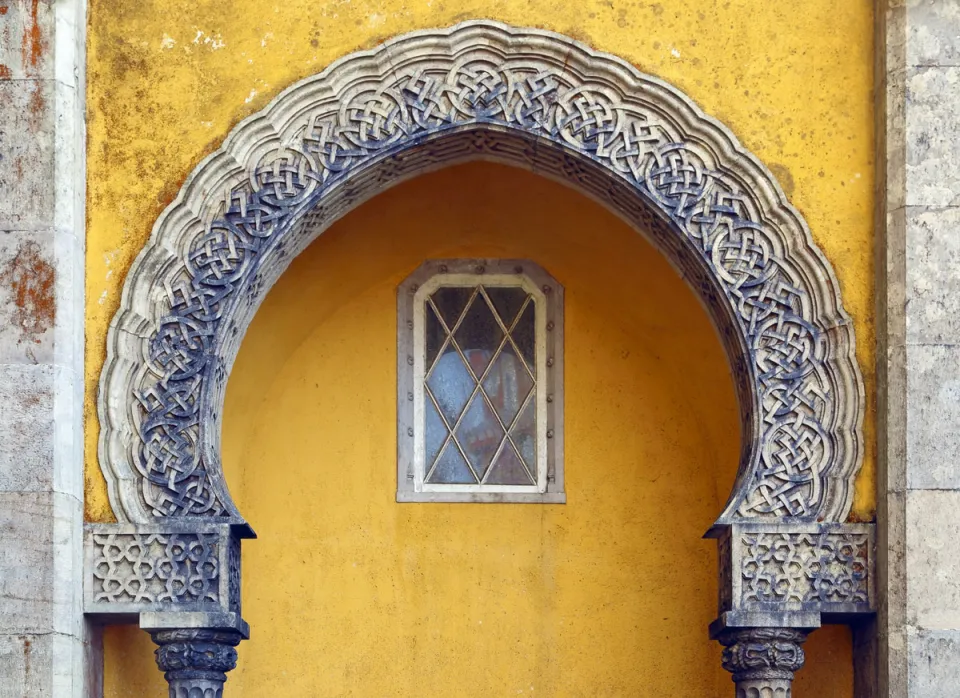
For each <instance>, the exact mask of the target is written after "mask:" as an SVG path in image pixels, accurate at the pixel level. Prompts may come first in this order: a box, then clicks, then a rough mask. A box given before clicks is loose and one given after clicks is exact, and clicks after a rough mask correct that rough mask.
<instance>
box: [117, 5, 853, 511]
mask: <svg viewBox="0 0 960 698" xmlns="http://www.w3.org/2000/svg"><path fill="white" fill-rule="evenodd" d="M476 159H482V160H492V161H496V162H502V163H505V164H511V165H516V166H521V167H525V168H528V169H531V170H533V171H534V172H536V173H538V174H541V175H544V176H547V177H549V178H551V179H555V180H558V181H562V182H564V183H567V184H569V185H572V186H575V187H576V188H577V189H578V190H580V191H582V192H584V193H585V194H587V195H588V196H590V197H591V198H593V199H595V200H597V201H599V202H601V203H602V204H603V205H605V206H607V207H608V208H609V209H611V210H612V211H614V212H615V213H617V214H618V215H619V216H620V217H622V218H623V219H624V220H626V221H627V222H629V223H631V224H632V225H633V226H634V227H635V228H638V229H641V230H647V231H649V232H650V234H651V237H652V238H653V241H654V242H655V244H656V245H657V246H658V247H659V248H660V249H661V251H662V252H663V253H664V254H665V255H666V256H667V257H668V259H670V260H671V262H672V263H673V264H674V265H675V266H676V267H677V268H678V269H679V270H680V272H681V274H682V275H683V276H684V277H685V278H686V279H687V281H688V282H689V283H690V284H691V285H692V286H693V288H694V289H695V291H696V293H697V294H698V296H699V297H700V298H701V299H702V300H703V302H704V304H705V305H706V306H707V308H708V310H709V311H710V314H711V317H712V318H713V321H714V323H715V325H716V327H717V328H718V331H719V333H720V335H721V338H722V341H723V344H724V345H725V347H726V350H727V353H728V355H729V357H730V361H731V367H732V372H733V375H734V379H735V383H736V386H737V392H738V398H739V402H740V410H741V422H742V427H741V429H742V439H741V443H742V444H743V446H742V453H741V462H740V470H739V473H738V476H737V481H736V484H735V486H734V489H733V492H732V493H731V496H730V500H729V502H728V504H727V506H726V508H725V510H724V511H723V513H722V514H721V515H720V518H719V519H718V522H717V523H718V524H723V523H730V522H732V521H735V520H745V519H758V518H759V519H765V520H781V521H797V522H802V521H842V520H843V519H844V518H845V517H846V514H847V512H848V510H849V507H850V503H851V500H852V494H853V493H852V481H853V478H854V476H855V474H856V471H857V469H858V467H859V464H860V459H861V457H862V435H861V424H860V423H861V419H862V410H863V401H864V400H863V387H862V378H861V376H860V374H859V371H858V369H857V366H856V363H855V360H854V357H853V350H854V338H853V329H852V325H851V323H850V320H849V318H848V317H847V315H846V314H845V313H844V311H843V309H842V306H841V304H840V300H839V291H838V284H837V281H836V278H835V277H834V275H833V272H832V270H831V269H830V267H829V265H828V264H827V262H826V261H825V260H824V258H823V256H822V255H821V254H820V252H819V251H818V250H817V249H816V247H815V246H814V244H813V242H812V240H811V238H810V235H809V232H808V230H807V229H806V226H805V224H804V222H803V220H802V219H801V217H800V216H799V214H798V213H797V212H796V210H795V209H793V208H792V207H791V206H790V205H789V204H788V203H787V202H786V199H785V197H784V195H783V193H782V191H781V190H780V188H779V186H778V185H777V184H776V182H775V180H774V179H773V177H772V175H771V174H770V173H769V172H768V171H767V170H766V169H765V168H763V167H762V165H760V164H759V163H758V162H757V161H756V160H755V159H754V158H752V157H751V156H750V155H748V154H747V153H746V152H745V151H743V149H742V148H741V147H740V145H739V144H738V143H737V141H736V140H735V138H734V137H733V136H732V135H731V134H730V133H729V132H728V131H727V130H726V129H724V128H723V127H722V126H721V125H720V124H718V123H717V122H715V121H713V120H711V119H709V118H708V117H706V116H704V115H703V114H702V113H701V112H700V111H699V110H698V109H697V108H696V107H695V106H694V105H693V104H692V103H691V102H690V101H689V100H688V99H686V98H685V97H684V96H682V95H680V94H679V93H678V92H676V91H675V90H674V89H673V88H671V87H669V86H667V85H665V84H664V83H662V82H660V81H658V80H656V79H654V78H650V77H648V76H644V75H642V74H640V73H639V72H637V71H636V70H635V69H634V68H632V67H631V66H629V65H627V64H626V63H624V62H622V61H620V60H619V59H616V58H614V57H611V56H609V55H605V54H599V53H595V52H593V51H591V50H590V49H588V48H586V47H584V46H582V45H580V44H577V43H575V42H573V41H571V40H570V39H567V38H565V37H561V36H558V35H555V34H549V33H546V32H541V31H535V30H525V29H513V28H510V27H506V26H504V25H500V24H496V23H493V22H468V23H465V24H462V25H457V26H455V27H453V28H451V29H448V30H441V31H428V32H418V33H414V34H411V35H407V36H404V37H400V38H398V39H395V40H393V41H391V42H389V43H387V44H384V45H383V46H381V47H379V48H377V49H375V50H373V51H369V52H361V53H357V54H353V55H351V56H349V57H347V58H345V59H342V60H341V61H339V62H337V63H335V64H334V65H332V66H331V67H330V68H328V69H327V70H326V71H324V72H323V73H321V74H319V75H318V76H315V77H313V78H309V79H307V80H305V81H303V82H301V83H298V84H297V85H295V86H293V87H291V88H290V89H288V90H287V91H285V92H284V93H283V94H281V95H280V96H279V97H277V98H276V100H274V102H273V103H272V104H271V105H270V106H268V107H267V108H266V109H265V110H264V111H263V112H261V113H260V114H258V115H255V116H253V117H251V118H250V119H248V120H246V121H244V122H243V123H242V124H240V125H239V126H238V127H237V128H236V129H235V130H234V132H233V133H232V134H231V135H230V137H228V139H227V141H226V142H225V143H224V145H223V147H222V148H221V149H220V151H218V152H217V153H215V154H214V155H212V156H210V157H209V158H207V159H206V160H205V161H204V162H203V163H201V165H200V166H199V167H198V168H197V170H196V171H195V172H194V174H193V175H192V176H191V178H190V179H189V180H188V182H187V183H186V184H185V185H184V187H183V189H182V190H181V192H180V194H179V196H178V198H177V200H176V201H175V202H174V203H173V204H171V206H170V207H169V208H168V209H167V211H165V212H164V214H163V215H162V216H161V217H160V219H159V220H158V222H157V224H156V226H155V228H154V231H153V235H152V236H151V240H150V242H149V243H148V245H147V246H146V247H145V248H144V250H143V251H142V252H141V254H140V255H139V256H138V258H137V260H136V262H135V263H134V265H133V268H132V269H131V272H130V274H129V276H128V278H127V281H126V284H125V287H124V292H123V298H122V302H121V310H120V311H119V312H118V314H117V316H116V317H115V318H114V320H113V322H112V323H111V329H110V335H109V339H108V357H107V362H106V364H105V366H104V370H103V373H102V377H101V397H100V400H99V410H100V420H101V425H102V431H101V440H100V461H101V467H102V468H103V469H104V471H105V475H106V477H107V482H108V486H109V489H110V495H111V502H112V504H113V507H114V510H115V513H116V514H117V516H118V518H119V519H120V520H126V521H131V522H148V521H151V520H156V518H158V517H160V518H169V517H174V518H195V517H204V518H210V517H213V518H216V519H219V518H221V517H226V518H227V519H228V520H230V521H236V522H242V520H243V519H242V517H241V515H240V513H239V512H238V511H237V509H236V507H235V506H234V504H233V502H232V500H231V499H230V496H229V494H228V492H227V488H226V484H225V483H224V481H223V475H222V470H221V467H220V461H219V452H220V441H219V440H220V423H221V418H222V405H223V400H224V391H225V387H226V382H227V377H228V375H229V372H230V369H231V368H232V365H233V360H234V358H235V357H236V353H237V351H238V348H239V344H240V342H241V340H242V337H243V334H244V332H245V330H246V328H247V326H248V325H249V323H250V321H251V318H252V316H253V314H254V313H255V311H256V309H257V307H258V306H259V303H260V302H261V301H262V299H263V297H264V296H265V295H266V293H267V291H268V290H269V288H270V286H271V285H272V284H273V283H274V281H276V279H277V278H279V276H280V275H281V274H282V272H283V270H284V269H285V268H286V265H287V264H288V263H289V261H290V260H291V259H292V258H293V257H295V256H296V254H298V253H299V252H300V251H301V250H302V249H304V247H305V246H306V245H307V244H309V242H310V241H311V240H313V239H314V238H315V237H316V236H317V235H319V234H320V233H322V231H323V230H324V229H326V227H328V226H329V225H330V224H331V223H333V222H334V221H335V220H337V219H338V218H339V217H341V216H342V215H344V214H345V213H346V212H348V211H350V210H351V209H352V208H354V207H356V206H358V205H359V204H361V203H363V202H364V201H366V200H368V199H369V198H371V197H372V196H373V195H375V194H376V193H378V192H380V191H383V190H385V189H386V188H388V187H390V186H392V185H394V184H396V183H399V182H401V181H403V180H405V179H407V178H409V177H412V176H415V175H417V174H420V173H423V172H426V171H430V170H433V169H437V168H439V167H443V166H446V165H450V164H454V163H459V162H465V161H469V160H476Z"/></svg>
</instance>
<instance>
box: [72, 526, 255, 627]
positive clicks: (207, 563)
mask: <svg viewBox="0 0 960 698" xmlns="http://www.w3.org/2000/svg"><path fill="white" fill-rule="evenodd" d="M252 536H253V532H252V531H251V530H250V529H249V527H248V526H246V524H240V525H238V524H236V523H235V522H230V521H219V522H218V521H213V520H209V519H207V520H203V521H197V520H190V519H168V520H165V521H159V522H153V523H143V524H88V525H87V526H85V530H84V613H85V614H86V615H87V616H88V617H91V618H93V619H94V620H101V621H103V622H110V623H125V622H126V623H135V622H138V620H141V621H142V620H143V619H144V618H146V617H156V614H162V616H163V617H168V616H169V615H175V616H177V617H180V618H181V619H182V620H181V623H187V624H186V625H185V626H184V625H180V626H179V627H237V628H239V627H240V624H242V621H240V620H239V619H240V540H241V539H243V538H250V537H252ZM142 614H147V615H142ZM188 621H189V622H188ZM141 624H142V623H141Z"/></svg>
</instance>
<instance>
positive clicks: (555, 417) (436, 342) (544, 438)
mask: <svg viewBox="0 0 960 698" xmlns="http://www.w3.org/2000/svg"><path fill="white" fill-rule="evenodd" d="M397 308H398V340H399V341H398V352H397V373H398V376H397V377H398V381H397V382H398V387H399V390H398V405H397V417H398V433H397V436H398V449H397V451H398V465H397V483H398V484H397V501H401V502H484V501H487V502H553V503H562V502H564V501H565V495H564V491H563V463H562V453H563V446H562V444H563V427H562V422H563V287H562V286H560V284H558V283H557V282H556V280H555V279H553V278H552V277H551V276H550V275H549V274H547V273H546V272H545V271H544V270H543V269H541V268H540V267H538V266H537V265H535V264H533V263H532V262H530V261H526V260H476V259H457V260H433V261H429V262H426V263H424V264H423V265H422V266H421V267H420V268H419V269H417V271H415V272H414V273H413V274H411V275H410V276H409V277H408V278H407V279H406V280H405V281H404V282H403V283H402V284H401V285H400V288H399V290H398V298H397Z"/></svg>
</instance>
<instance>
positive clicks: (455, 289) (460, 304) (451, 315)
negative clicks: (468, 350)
mask: <svg viewBox="0 0 960 698" xmlns="http://www.w3.org/2000/svg"><path fill="white" fill-rule="evenodd" d="M471 293H473V289H472V288H463V287H460V286H445V287H444V288H438V289H437V290H436V291H435V292H434V294H433V296H432V298H433V302H434V303H435V304H436V306H437V310H439V311H440V317H442V318H443V320H444V322H446V323H447V328H449V329H451V330H452V329H453V326H454V325H456V324H457V320H459V319H460V315H461V314H463V309H464V308H465V307H466V305H467V301H468V300H469V299H470V294H471Z"/></svg>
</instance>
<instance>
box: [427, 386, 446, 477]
mask: <svg viewBox="0 0 960 698" xmlns="http://www.w3.org/2000/svg"><path fill="white" fill-rule="evenodd" d="M424 403H425V410H424V412H425V414H424V426H425V427H426V434H425V435H424V436H425V438H424V441H425V446H426V453H425V455H426V458H425V463H426V467H427V468H428V469H429V468H430V466H432V465H433V461H435V460H436V459H437V454H438V453H440V447H441V446H443V442H444V441H446V439H447V434H448V433H449V432H448V431H447V427H446V426H445V425H444V423H443V420H442V419H440V414H439V413H438V412H437V408H436V407H435V406H434V404H433V400H432V399H430V395H429V394H428V395H426V396H425V399H424Z"/></svg>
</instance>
